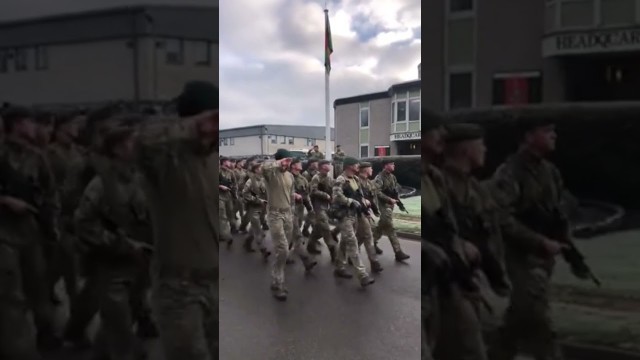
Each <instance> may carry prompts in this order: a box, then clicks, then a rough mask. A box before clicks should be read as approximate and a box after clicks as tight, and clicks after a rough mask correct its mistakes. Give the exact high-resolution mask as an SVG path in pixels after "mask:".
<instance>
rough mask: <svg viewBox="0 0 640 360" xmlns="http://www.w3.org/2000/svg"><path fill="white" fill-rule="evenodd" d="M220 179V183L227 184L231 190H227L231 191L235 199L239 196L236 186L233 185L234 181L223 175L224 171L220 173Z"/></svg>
mask: <svg viewBox="0 0 640 360" xmlns="http://www.w3.org/2000/svg"><path fill="white" fill-rule="evenodd" d="M219 179H220V180H219V181H220V185H222V186H226V187H227V188H229V190H227V191H228V192H230V193H231V197H232V198H234V199H237V198H238V194H237V193H236V191H237V190H236V188H235V186H234V185H233V181H231V180H230V179H227V178H226V177H224V176H222V173H220V176H219Z"/></svg>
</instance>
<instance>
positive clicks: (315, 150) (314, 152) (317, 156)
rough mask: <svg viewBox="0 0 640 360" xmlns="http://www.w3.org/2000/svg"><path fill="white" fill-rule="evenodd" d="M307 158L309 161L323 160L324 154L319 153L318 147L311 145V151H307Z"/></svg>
mask: <svg viewBox="0 0 640 360" xmlns="http://www.w3.org/2000/svg"><path fill="white" fill-rule="evenodd" d="M307 156H308V157H309V159H316V160H318V161H319V160H324V154H323V153H322V151H320V148H319V147H318V145H313V149H311V150H309V153H308V154H307Z"/></svg>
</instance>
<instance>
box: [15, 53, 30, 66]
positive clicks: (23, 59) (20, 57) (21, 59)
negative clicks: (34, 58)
mask: <svg viewBox="0 0 640 360" xmlns="http://www.w3.org/2000/svg"><path fill="white" fill-rule="evenodd" d="M27 54H28V53H27V49H16V52H15V60H16V71H27Z"/></svg>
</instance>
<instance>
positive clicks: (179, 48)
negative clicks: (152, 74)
mask: <svg viewBox="0 0 640 360" xmlns="http://www.w3.org/2000/svg"><path fill="white" fill-rule="evenodd" d="M165 51H166V54H167V64H172V65H182V64H183V63H184V42H183V41H182V40H181V39H168V40H166V42H165Z"/></svg>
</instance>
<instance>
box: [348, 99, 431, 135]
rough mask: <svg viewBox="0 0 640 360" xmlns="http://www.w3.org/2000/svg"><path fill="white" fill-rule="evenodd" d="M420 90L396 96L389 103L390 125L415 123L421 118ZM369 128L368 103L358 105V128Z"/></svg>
mask: <svg viewBox="0 0 640 360" xmlns="http://www.w3.org/2000/svg"><path fill="white" fill-rule="evenodd" d="M420 109H421V106H420V90H416V91H412V92H407V93H404V94H396V95H395V96H394V98H393V101H392V103H391V123H392V124H393V123H397V122H407V121H416V122H419V121H420V119H422V117H421V110H420ZM368 127H369V103H362V104H360V128H361V129H366V128H368Z"/></svg>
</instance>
